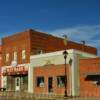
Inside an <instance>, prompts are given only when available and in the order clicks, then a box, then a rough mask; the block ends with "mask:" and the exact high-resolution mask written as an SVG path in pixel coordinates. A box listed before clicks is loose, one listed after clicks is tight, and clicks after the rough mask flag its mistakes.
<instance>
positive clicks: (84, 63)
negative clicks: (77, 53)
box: [79, 58, 100, 96]
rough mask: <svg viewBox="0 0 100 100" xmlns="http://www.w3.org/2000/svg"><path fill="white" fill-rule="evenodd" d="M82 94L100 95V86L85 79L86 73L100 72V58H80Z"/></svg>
mask: <svg viewBox="0 0 100 100" xmlns="http://www.w3.org/2000/svg"><path fill="white" fill-rule="evenodd" d="M79 68H80V96H100V86H97V85H95V84H93V81H90V80H85V77H86V74H89V73H100V58H92V59H81V60H80V67H79Z"/></svg>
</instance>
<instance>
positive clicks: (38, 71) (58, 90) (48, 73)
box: [33, 65, 69, 95]
mask: <svg viewBox="0 0 100 100" xmlns="http://www.w3.org/2000/svg"><path fill="white" fill-rule="evenodd" d="M68 67H69V66H68V65H67V67H66V68H67V73H68ZM64 68H65V67H64V65H50V66H44V67H36V68H34V74H33V77H34V80H33V81H34V93H48V77H53V92H54V93H55V94H60V95H61V94H64V90H65V89H64V87H58V86H57V76H64V75H65V74H64V73H65V70H64ZM38 76H44V88H43V87H42V88H41V87H36V77H38Z"/></svg>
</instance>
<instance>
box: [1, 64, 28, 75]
mask: <svg viewBox="0 0 100 100" xmlns="http://www.w3.org/2000/svg"><path fill="white" fill-rule="evenodd" d="M27 73H28V69H27V68H25V67H24V66H18V67H11V68H6V69H5V70H4V72H3V75H21V74H27Z"/></svg>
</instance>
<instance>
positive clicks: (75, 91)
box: [29, 49, 97, 96]
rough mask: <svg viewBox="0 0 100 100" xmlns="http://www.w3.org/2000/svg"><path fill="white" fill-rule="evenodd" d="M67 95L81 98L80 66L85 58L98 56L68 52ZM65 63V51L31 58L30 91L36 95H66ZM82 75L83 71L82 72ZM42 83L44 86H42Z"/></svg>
mask: <svg viewBox="0 0 100 100" xmlns="http://www.w3.org/2000/svg"><path fill="white" fill-rule="evenodd" d="M67 52H68V55H67V60H66V62H67V66H66V72H67V95H68V96H80V91H81V86H82V85H81V84H82V83H80V75H79V70H80V65H79V60H80V59H83V58H88V59H89V58H96V57H97V56H96V55H93V54H90V53H85V52H82V51H78V50H74V49H70V50H68V51H67ZM64 64H65V62H64V57H63V51H56V52H52V53H46V54H41V55H34V56H31V57H30V66H31V67H30V69H29V71H30V73H29V76H31V77H29V91H30V92H32V93H34V94H49V93H53V94H55V95H64V91H65V87H64V84H65V83H64V76H65V65H64ZM80 73H82V70H80ZM41 83H42V84H41Z"/></svg>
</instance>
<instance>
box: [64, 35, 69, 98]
mask: <svg viewBox="0 0 100 100" xmlns="http://www.w3.org/2000/svg"><path fill="white" fill-rule="evenodd" d="M63 37H64V45H65V50H64V52H63V55H64V60H65V92H64V93H65V94H64V97H67V72H66V59H67V55H68V52H67V51H66V45H67V36H66V35H63Z"/></svg>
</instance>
